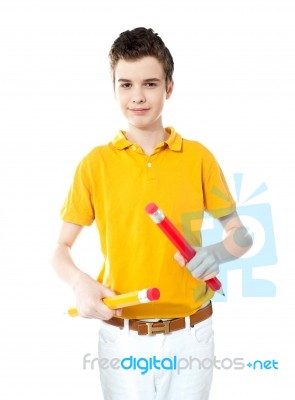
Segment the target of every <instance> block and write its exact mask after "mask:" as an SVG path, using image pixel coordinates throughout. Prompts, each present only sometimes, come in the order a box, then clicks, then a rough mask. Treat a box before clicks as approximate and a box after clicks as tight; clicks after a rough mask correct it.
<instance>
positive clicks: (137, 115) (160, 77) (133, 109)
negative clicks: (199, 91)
mask: <svg viewBox="0 0 295 400" xmlns="http://www.w3.org/2000/svg"><path fill="white" fill-rule="evenodd" d="M114 89H115V95H116V98H117V100H118V102H119V105H120V108H121V110H122V113H123V115H124V116H125V118H126V119H127V121H128V123H129V127H130V126H134V127H136V128H139V129H157V128H159V127H161V126H162V119H161V114H162V110H163V107H164V103H165V100H166V99H168V98H169V97H170V96H171V93H172V90H173V81H172V82H170V83H169V85H168V87H167V88H166V82H165V74H164V69H163V66H162V64H161V63H160V62H159V61H158V60H157V59H156V58H155V57H149V56H148V57H143V58H141V59H140V60H136V61H126V60H119V61H118V63H117V65H116V68H115V80H114Z"/></svg>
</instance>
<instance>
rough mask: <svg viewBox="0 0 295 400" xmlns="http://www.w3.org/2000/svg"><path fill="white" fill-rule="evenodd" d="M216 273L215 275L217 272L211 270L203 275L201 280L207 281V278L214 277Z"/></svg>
mask: <svg viewBox="0 0 295 400" xmlns="http://www.w3.org/2000/svg"><path fill="white" fill-rule="evenodd" d="M216 275H217V272H212V273H211V274H208V275H205V276H204V277H203V278H202V281H209V279H212V278H215V276H216Z"/></svg>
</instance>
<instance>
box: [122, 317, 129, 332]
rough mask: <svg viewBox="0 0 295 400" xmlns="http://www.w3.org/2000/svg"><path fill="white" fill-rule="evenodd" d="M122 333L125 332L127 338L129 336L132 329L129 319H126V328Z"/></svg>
mask: <svg viewBox="0 0 295 400" xmlns="http://www.w3.org/2000/svg"><path fill="white" fill-rule="evenodd" d="M122 331H123V332H124V334H125V335H126V336H128V335H129V332H130V328H129V319H127V318H124V328H123V329H122Z"/></svg>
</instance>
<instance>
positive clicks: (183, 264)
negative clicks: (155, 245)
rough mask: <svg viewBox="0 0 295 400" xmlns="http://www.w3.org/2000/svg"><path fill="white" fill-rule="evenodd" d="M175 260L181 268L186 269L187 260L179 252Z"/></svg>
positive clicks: (175, 255)
mask: <svg viewBox="0 0 295 400" xmlns="http://www.w3.org/2000/svg"><path fill="white" fill-rule="evenodd" d="M174 259H175V261H177V262H178V264H179V265H180V266H181V267H184V266H185V258H184V257H183V256H182V255H181V254H180V252H179V251H178V252H177V253H175V254H174Z"/></svg>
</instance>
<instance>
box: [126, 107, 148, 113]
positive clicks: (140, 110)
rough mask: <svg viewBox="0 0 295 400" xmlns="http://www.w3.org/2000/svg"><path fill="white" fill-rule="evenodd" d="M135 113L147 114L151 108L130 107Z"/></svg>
mask: <svg viewBox="0 0 295 400" xmlns="http://www.w3.org/2000/svg"><path fill="white" fill-rule="evenodd" d="M129 110H130V111H131V112H133V113H134V114H145V113H146V112H148V111H149V108H129Z"/></svg>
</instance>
